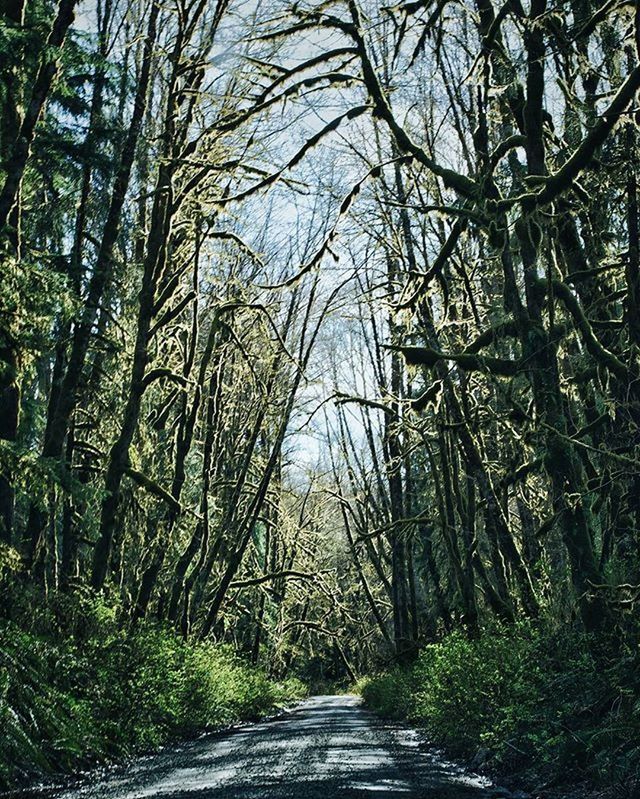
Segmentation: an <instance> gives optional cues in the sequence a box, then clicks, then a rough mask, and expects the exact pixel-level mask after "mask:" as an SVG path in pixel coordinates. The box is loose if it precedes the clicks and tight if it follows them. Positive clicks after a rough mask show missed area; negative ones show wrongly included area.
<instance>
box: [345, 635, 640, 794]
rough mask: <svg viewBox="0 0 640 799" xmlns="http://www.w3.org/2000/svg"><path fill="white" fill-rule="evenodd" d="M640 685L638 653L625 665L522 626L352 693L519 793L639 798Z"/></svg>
mask: <svg viewBox="0 0 640 799" xmlns="http://www.w3.org/2000/svg"><path fill="white" fill-rule="evenodd" d="M638 676H639V675H638V655H637V651H634V650H633V649H632V648H629V649H627V650H626V652H625V654H624V656H623V657H622V658H620V657H619V652H618V651H617V650H616V649H614V648H612V649H611V650H610V651H603V649H602V641H599V642H598V641H594V639H593V638H589V637H588V636H585V634H584V633H582V632H580V631H579V630H576V629H574V630H570V629H566V628H563V629H560V630H555V631H550V630H548V629H547V630H543V629H541V628H540V626H536V625H532V624H529V623H525V624H518V625H516V626H514V627H510V628H507V627H494V628H493V629H487V630H484V631H483V632H482V633H480V634H479V635H478V636H476V637H473V638H470V637H469V636H466V635H464V634H463V633H461V632H454V633H451V634H450V635H448V636H446V637H445V638H443V640H442V641H440V642H439V643H434V644H429V645H427V646H425V647H424V648H423V649H422V650H421V652H420V654H419V655H418V657H417V658H416V660H415V662H414V663H413V664H412V665H411V666H410V667H405V668H400V667H398V668H395V669H392V670H390V671H384V672H380V673H378V674H376V675H373V676H369V677H365V678H363V679H362V680H360V681H359V682H358V683H357V685H356V690H357V691H358V693H360V694H361V696H362V698H363V701H364V703H365V705H366V706H367V707H369V708H370V709H372V710H374V711H376V712H377V713H379V714H380V715H382V716H386V717H389V718H395V719H407V720H409V721H411V722H412V723H415V724H417V725H420V726H422V727H423V728H424V729H425V733H426V734H427V736H428V739H429V740H430V741H431V742H433V743H434V744H435V745H438V746H442V747H444V748H445V749H446V751H447V752H449V753H450V754H452V755H453V756H455V757H458V758H461V759H463V760H464V761H465V762H467V763H469V764H471V765H472V766H473V767H474V768H476V769H480V770H483V771H485V772H488V773H491V774H493V775H494V776H498V777H499V778H502V779H504V778H505V776H511V777H512V778H515V779H516V781H517V782H518V783H519V785H520V787H526V788H528V789H534V788H535V787H538V788H540V786H543V787H548V786H554V787H555V788H557V789H558V788H562V787H563V786H564V787H565V788H566V789H567V790H571V791H573V790H575V788H576V786H578V785H580V786H585V785H591V786H592V787H595V786H600V787H601V788H608V789H614V790H615V794H614V795H616V796H620V797H633V796H637V790H638V787H639V786H640V782H639V777H640V706H639V704H638V701H637V689H638ZM572 795H573V794H572ZM607 795H608V794H607Z"/></svg>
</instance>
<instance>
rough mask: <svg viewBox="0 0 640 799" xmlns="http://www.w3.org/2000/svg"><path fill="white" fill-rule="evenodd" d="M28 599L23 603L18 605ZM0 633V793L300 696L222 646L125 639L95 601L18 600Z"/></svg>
mask: <svg viewBox="0 0 640 799" xmlns="http://www.w3.org/2000/svg"><path fill="white" fill-rule="evenodd" d="M27 597H28V601H27ZM27 597H23V599H22V601H23V602H24V605H23V606H22V607H21V608H19V609H18V608H15V607H14V613H15V614H16V619H17V621H15V622H12V623H8V624H3V625H2V626H1V627H0V729H1V730H2V732H1V734H0V790H2V789H9V788H12V787H16V786H18V785H20V784H25V783H28V782H29V781H31V780H33V779H35V778H43V777H46V776H47V775H49V776H51V775H52V774H59V773H61V772H62V773H70V772H73V771H75V770H79V769H81V768H86V767H88V766H91V765H96V764H98V763H105V762H111V761H114V760H117V759H122V758H123V757H127V756H130V755H132V754H134V753H137V752H148V751H153V750H154V749H157V748H158V747H159V746H160V745H162V744H165V743H166V742H168V741H170V740H175V739H177V738H185V737H189V736H192V735H195V734H199V733H202V732H205V731H207V730H214V729H217V728H220V727H224V726H227V725H230V724H233V723H235V722H237V721H241V720H255V719H258V718H261V717H263V716H265V715H268V714H270V713H273V712H275V711H277V710H279V709H281V708H283V707H284V706H285V705H286V704H288V703H291V702H292V701H294V700H295V699H299V698H302V696H304V695H305V687H304V686H303V684H302V683H301V682H300V681H299V680H296V679H295V678H290V679H288V680H284V681H280V682H277V681H275V680H272V679H269V678H268V676H267V675H266V674H265V672H264V671H263V670H262V669H260V668H258V667H256V666H252V665H250V664H249V663H248V662H247V661H246V659H242V658H241V657H239V656H237V655H236V654H234V652H233V650H232V649H231V648H230V647H229V646H228V645H224V644H214V643H211V642H208V641H204V642H195V641H194V642H185V641H183V640H182V639H181V638H180V637H178V636H177V635H176V634H175V632H174V631H172V630H170V629H168V628H167V627H166V625H163V624H160V623H156V622H153V621H145V622H141V623H140V624H139V625H138V626H137V627H136V628H135V629H133V630H127V629H125V628H123V625H122V623H121V618H120V617H121V613H122V611H121V609H119V608H117V607H115V606H112V605H108V604H106V603H105V602H104V601H102V600H100V599H95V598H91V597H85V598H83V599H73V600H71V599H69V598H68V597H64V596H54V597H52V598H51V599H50V601H49V602H48V603H47V604H46V605H44V604H42V603H41V602H40V601H39V600H38V598H37V597H35V596H33V595H29V594H27Z"/></svg>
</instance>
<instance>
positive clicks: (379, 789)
mask: <svg viewBox="0 0 640 799" xmlns="http://www.w3.org/2000/svg"><path fill="white" fill-rule="evenodd" d="M14 796H19V797H20V799H36V798H37V797H41V798H42V799H44V797H46V799H54V798H55V799H107V798H108V799H142V797H149V799H154V798H157V799H205V797H206V799H294V798H295V799H360V797H367V799H376V797H378V798H379V799H393V797H402V799H498V797H513V798H514V799H515V797H518V796H523V797H524V794H519V793H517V792H514V793H510V792H509V791H504V790H501V789H498V788H495V787H493V786H492V785H491V783H490V782H489V780H487V779H485V778H482V777H479V776H477V775H475V774H471V773H469V772H467V771H465V770H464V769H463V768H461V767H459V766H456V765H455V764H453V763H451V762H449V761H447V760H446V759H445V758H444V757H442V755H441V754H440V753H438V752H437V751H435V750H434V749H433V748H431V747H429V746H428V745H425V743H424V742H423V739H422V737H421V735H420V734H419V733H418V732H415V731H414V730H412V729H411V728H409V727H407V726H406V725H404V724H402V723H399V722H392V721H388V720H383V719H380V718H378V717H377V716H375V715H374V714H373V713H371V712H369V711H367V710H365V709H363V708H362V707H361V706H360V699H359V698H357V697H354V696H348V695H347V696H320V697H313V698H311V699H308V700H306V701H304V702H301V703H299V704H298V705H296V706H295V707H294V708H293V709H291V710H290V711H289V712H287V713H284V714H283V715H281V716H279V717H277V718H275V719H272V720H269V721H264V722H261V723H257V724H248V725H243V726H240V727H237V728H235V729H231V730H228V731H226V732H222V733H217V734H209V735H206V736H203V737H201V738H199V739H198V740H196V741H191V742H189V743H185V744H183V745H181V746H175V747H167V748H166V749H165V750H163V751H162V752H160V753H158V754H155V755H150V756H147V757H141V758H138V759H136V760H134V761H131V762H129V763H128V764H126V765H121V766H117V767H113V768H110V769H106V770H102V771H99V772H98V771H95V772H89V773H87V774H85V775H84V776H83V777H81V778H80V779H78V780H76V781H74V782H72V783H70V784H68V785H67V786H64V787H52V786H43V787H41V788H39V789H37V790H30V791H22V792H20V793H18V794H14Z"/></svg>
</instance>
